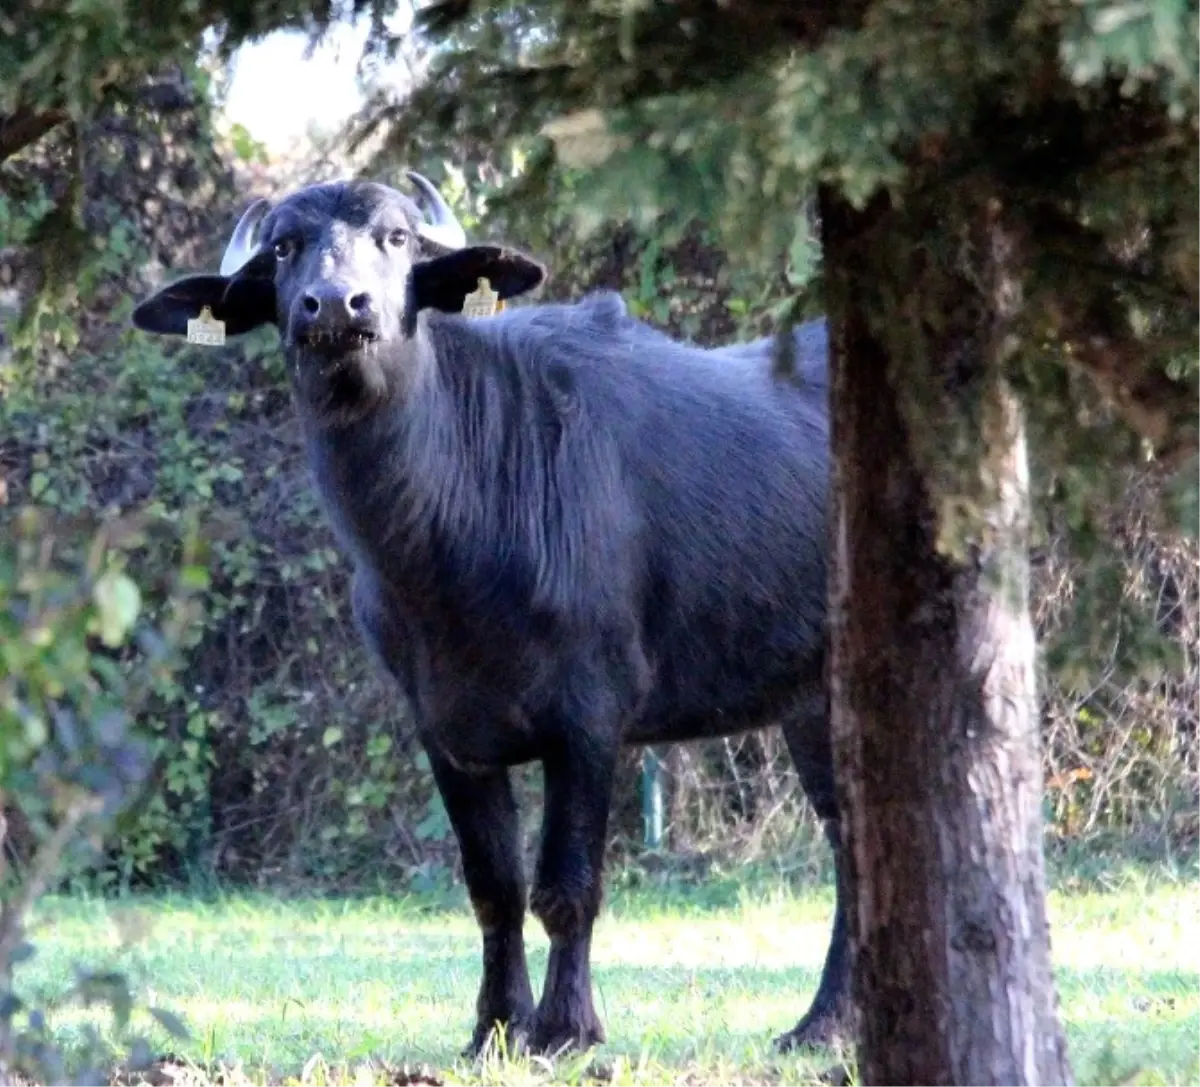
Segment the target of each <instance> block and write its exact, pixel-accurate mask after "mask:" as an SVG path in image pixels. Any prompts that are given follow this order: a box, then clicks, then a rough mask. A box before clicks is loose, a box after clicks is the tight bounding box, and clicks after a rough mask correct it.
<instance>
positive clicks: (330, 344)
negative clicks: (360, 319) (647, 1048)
mask: <svg viewBox="0 0 1200 1087" xmlns="http://www.w3.org/2000/svg"><path fill="white" fill-rule="evenodd" d="M378 341H379V333H377V332H376V331H375V330H374V329H370V328H341V329H333V330H325V329H317V328H310V329H305V330H304V331H303V332H300V333H299V334H297V336H296V345H297V346H298V347H303V348H306V349H307V350H309V351H313V352H316V353H317V354H320V355H326V356H328V357H331V358H338V357H341V356H344V355H353V354H356V353H357V352H360V351H364V350H366V349H367V348H368V347H370V346H372V345H373V344H375V343H377V342H378Z"/></svg>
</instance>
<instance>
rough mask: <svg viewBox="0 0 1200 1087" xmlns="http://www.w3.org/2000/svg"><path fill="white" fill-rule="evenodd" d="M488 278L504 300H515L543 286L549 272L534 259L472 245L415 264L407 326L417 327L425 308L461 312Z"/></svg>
mask: <svg viewBox="0 0 1200 1087" xmlns="http://www.w3.org/2000/svg"><path fill="white" fill-rule="evenodd" d="M481 279H487V280H488V281H489V282H490V283H491V285H492V290H494V291H495V292H496V293H497V294H498V295H499V296H500V298H501V300H503V299H506V298H516V297H517V296H518V295H522V294H527V293H528V292H529V291H532V290H533V289H534V288H535V287H538V286H540V285H541V284H542V283H543V282H545V279H546V269H545V267H544V266H543V265H541V264H539V263H538V262H537V261H536V260H534V259H533V258H532V257H527V256H525V254H524V253H518V252H517V251H516V250H515V249H503V248H501V247H500V246H498V245H471V246H468V247H467V248H465V249H455V250H454V251H453V252H451V253H447V254H446V255H445V256H442V257H434V258H433V259H432V260H423V261H421V262H419V263H418V264H414V265H413V269H412V272H411V273H410V274H409V278H408V291H407V294H408V297H407V299H406V300H405V314H404V317H405V324H406V325H407V326H409V328H410V331H411V328H412V327H415V325H416V320H417V314H418V313H420V312H421V310H423V309H435V310H440V311H441V312H443V313H461V312H462V308H463V301H464V300H465V299H466V297H467V295H468V294H470V293H471V292H472V291H473V290H475V289H476V287H477V286H478V285H479V280H481Z"/></svg>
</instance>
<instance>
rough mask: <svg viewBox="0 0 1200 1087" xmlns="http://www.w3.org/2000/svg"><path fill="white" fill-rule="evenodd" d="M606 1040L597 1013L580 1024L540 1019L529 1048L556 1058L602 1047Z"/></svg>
mask: <svg viewBox="0 0 1200 1087" xmlns="http://www.w3.org/2000/svg"><path fill="white" fill-rule="evenodd" d="M604 1040H605V1038H604V1028H603V1027H602V1026H601V1025H600V1020H599V1019H598V1018H596V1013H595V1012H591V1013H590V1014H587V1015H584V1016H582V1017H581V1021H580V1022H578V1023H572V1022H568V1021H566V1020H565V1019H559V1018H555V1019H553V1020H550V1019H542V1018H540V1017H539V1019H538V1020H537V1021H536V1023H535V1024H534V1028H533V1036H532V1037H531V1038H530V1041H529V1047H530V1049H531V1050H532V1051H533V1052H534V1053H540V1054H542V1055H543V1056H546V1057H554V1056H557V1055H558V1054H560V1053H566V1052H568V1051H570V1050H585V1049H587V1048H589V1047H590V1046H594V1045H600V1044H601V1043H603V1042H604Z"/></svg>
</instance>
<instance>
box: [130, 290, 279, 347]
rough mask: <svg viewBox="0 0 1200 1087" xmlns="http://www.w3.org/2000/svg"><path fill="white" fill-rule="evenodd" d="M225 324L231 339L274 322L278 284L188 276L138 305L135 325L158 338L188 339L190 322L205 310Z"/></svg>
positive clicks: (134, 320) (134, 316)
mask: <svg viewBox="0 0 1200 1087" xmlns="http://www.w3.org/2000/svg"><path fill="white" fill-rule="evenodd" d="M205 306H208V308H209V309H210V310H211V311H212V315H213V317H215V318H216V319H217V320H218V321H224V322H225V333H226V335H228V336H240V335H242V334H243V333H246V332H249V331H251V330H252V329H255V328H258V326H259V325H264V324H270V323H274V321H275V285H274V283H272V282H271V280H269V279H253V278H245V277H242V276H234V277H233V278H228V277H226V276H211V275H200V276H186V277H184V278H183V279H177V280H176V281H175V282H174V283H169V284H167V286H165V287H163V288H162V290H160V291H158V292H157V293H156V294H152V295H151V296H150V297H149V298H147V299H146V300H145V301H144V302H141V303H139V304H138V306H137V308H136V309H135V310H134V311H133V324H134V327H135V328H138V329H140V330H141V331H142V332H152V333H154V334H156V335H159V336H186V335H187V323H188V321H189V320H191V319H192V318H195V317H199V316H200V311H201V310H202V309H203V308H204V307H205Z"/></svg>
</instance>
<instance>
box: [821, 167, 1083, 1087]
mask: <svg viewBox="0 0 1200 1087" xmlns="http://www.w3.org/2000/svg"><path fill="white" fill-rule="evenodd" d="M821 211H822V230H823V233H824V246H825V269H826V279H827V286H828V302H829V313H830V321H831V332H832V343H833V450H834V462H835V469H834V475H835V478H834V505H833V515H832V520H831V525H832V571H831V586H830V587H831V624H832V668H831V674H832V681H833V692H832V701H833V721H832V727H833V736H834V759H835V764H836V771H837V782H838V796H839V802H840V804H841V810H842V812H843V826H844V834H845V847H846V850H847V862H848V868H849V871H848V881H849V891H850V903H851V905H850V930H851V940H852V948H853V957H854V967H853V984H852V992H853V996H854V1003H855V1007H856V1009H857V1017H858V1031H857V1034H858V1046H859V1051H858V1061H859V1080H860V1082H862V1083H865V1084H882V1083H889V1084H908V1083H912V1084H968V1083H969V1084H986V1083H994V1084H1065V1083H1069V1082H1070V1081H1071V1072H1070V1068H1069V1065H1068V1062H1067V1056H1066V1046H1065V1043H1064V1040H1063V1035H1062V1032H1061V1028H1060V1026H1059V1023H1058V1016H1057V996H1056V993H1055V988H1054V981H1053V976H1052V972H1051V964H1050V941H1049V931H1048V924H1047V917H1046V906H1045V871H1044V863H1043V849H1042V823H1041V789H1042V783H1041V772H1042V771H1041V761H1040V758H1039V737H1038V708H1037V701H1036V691H1035V674H1034V667H1035V656H1034V654H1035V645H1034V636H1033V627H1032V623H1031V619H1030V614H1029V606H1028V588H1027V581H1028V558H1027V539H1026V533H1027V523H1028V514H1029V496H1028V488H1027V479H1026V475H1027V470H1026V458H1025V440H1024V432H1023V426H1022V417H1021V413H1020V409H1019V406H1018V405H1017V403H1016V401H1015V400H1014V398H1013V397H1012V396H1011V395H1010V393H1009V392H1008V390H1007V388H1006V386H1005V384H1004V382H1003V380H1002V379H1001V378H999V377H996V376H995V374H996V373H997V372H998V369H999V368H998V367H996V366H995V365H994V362H995V355H994V354H993V353H994V352H996V351H999V350H1000V349H1001V348H1000V346H999V345H1000V343H1001V342H1002V337H998V336H997V331H998V329H1000V328H1001V326H1002V323H1003V322H1002V318H1003V313H1002V310H1003V309H1004V306H1005V305H1006V304H1007V303H1006V300H1005V296H1004V289H1003V288H1004V284H1003V283H1002V282H1001V281H1000V279H999V278H998V276H997V274H996V273H997V269H996V268H995V267H994V266H993V265H994V257H995V253H994V252H991V251H989V249H988V245H987V243H986V230H985V231H984V237H983V239H982V241H981V237H980V235H979V233H978V231H977V230H976V227H975V226H969V227H968V233H969V232H970V231H972V230H976V233H975V235H974V240H975V241H977V242H981V244H979V245H978V246H976V247H974V248H972V247H971V246H965V247H964V246H963V245H962V244H961V242H962V236H961V235H956V234H954V233H953V228H952V225H948V224H947V220H952V219H953V216H954V212H953V211H952V210H950V209H943V208H935V209H932V210H931V211H930V213H929V215H928V216H927V218H926V220H925V221H924V222H923V223H922V224H921V226H920V229H919V230H918V232H917V233H916V234H913V233H911V230H912V214H913V213H912V210H911V208H910V209H908V210H906V211H905V212H904V215H905V216H907V217H908V218H907V220H906V222H905V226H904V229H905V230H908V231H910V233H908V234H907V235H906V237H908V238H910V239H912V238H918V239H919V244H908V243H904V242H901V244H899V245H895V246H893V245H889V243H892V242H896V241H897V239H898V238H900V235H901V228H900V226H899V220H900V213H898V212H897V211H896V210H895V209H894V208H893V207H892V206H891V205H890V204H889V203H888V202H887V201H886V200H884V199H881V200H879V201H877V202H876V203H874V204H872V205H870V206H869V207H868V208H867V209H865V210H863V211H857V210H855V209H853V208H852V207H850V206H849V205H848V204H846V203H844V202H842V201H841V200H840V199H838V198H837V196H836V195H835V194H833V193H831V192H828V191H826V192H824V193H823V194H822V209H821ZM983 218H984V219H986V216H984V217H983ZM926 232H929V233H928V236H927V234H926ZM933 235H939V236H940V237H934V236H933ZM942 242H952V243H953V244H941V243H942ZM905 252H907V253H908V254H910V255H911V263H908V264H905V266H903V267H901V266H898V265H897V262H898V260H899V258H897V256H896V254H898V253H905ZM964 252H969V254H970V255H969V256H967V257H964ZM889 253H890V254H891V257H889V256H888V254H889ZM939 254H945V256H944V257H943V256H939ZM889 261H890V263H889ZM964 261H965V264H964ZM900 263H904V262H903V261H900ZM968 265H969V266H968ZM934 266H936V267H934ZM931 269H932V271H931ZM885 280H890V282H888V283H885V282H884V281H885ZM889 291H890V292H891V294H889ZM889 298H890V299H892V301H891V302H889V301H888V299H889ZM896 298H902V303H901V305H902V308H903V312H904V314H905V315H906V321H904V322H899V324H900V325H902V326H903V327H902V328H900V329H899V331H897V330H896V329H897V318H896V304H895V299H896ZM889 306H890V307H891V308H890V309H889ZM914 336H916V337H917V338H918V340H921V338H924V339H923V342H922V347H921V349H920V350H918V351H916V352H914V351H913V349H912V343H913V337H914ZM902 357H903V360H904V362H903V363H902ZM914 358H916V359H924V362H923V363H921V365H923V366H925V367H927V368H928V370H927V373H926V374H925V375H916V374H913V373H912V372H911V370H912V365H913V359H914ZM906 366H907V367H908V369H906ZM923 380H928V381H929V384H928V385H922V381H923ZM914 388H931V389H934V390H935V392H936V393H937V396H938V397H939V398H940V399H941V400H942V404H941V405H940V406H938V407H935V406H934V405H932V404H929V405H927V407H928V409H929V411H930V412H935V411H939V410H940V411H958V414H959V416H960V417H959V419H958V422H959V423H961V424H964V425H965V426H966V428H967V430H970V429H971V428H972V427H975V428H976V430H977V437H978V438H979V445H978V449H979V454H978V464H977V466H976V467H977V468H978V470H979V471H980V472H981V473H982V474H983V476H984V477H985V478H986V477H987V476H988V475H989V474H990V478H991V479H992V480H993V482H994V483H995V487H994V488H993V489H992V490H991V491H990V492H988V493H989V494H990V495H991V497H990V499H988V500H986V501H985V502H983V504H982V505H980V504H978V503H977V504H976V506H975V510H976V512H977V513H978V514H979V516H980V523H981V524H982V525H983V527H984V531H983V532H982V534H981V536H980V538H979V539H978V540H977V541H976V542H975V543H973V544H971V545H970V546H968V547H967V548H966V550H965V552H962V553H958V554H959V555H960V557H958V558H955V559H951V558H949V557H947V555H946V554H945V553H943V551H941V550H939V547H938V542H939V528H938V521H937V518H936V509H937V507H936V505H935V503H936V496H937V494H938V493H940V492H938V491H937V490H936V489H935V487H934V486H933V481H932V480H931V478H930V469H929V462H928V460H923V459H922V457H921V456H919V455H918V450H919V448H927V446H925V447H921V446H920V442H921V441H922V440H925V441H927V440H928V435H927V434H922V433H920V432H919V428H921V427H927V426H935V427H936V426H937V424H936V422H935V421H934V419H933V416H932V415H930V416H929V417H927V418H926V419H925V420H924V421H922V420H920V419H915V418H914V417H913V416H914V412H913V408H912V401H911V399H910V397H911V395H912V393H913V390H914ZM960 388H970V389H972V390H973V394H972V395H973V396H974V399H973V400H972V401H970V403H971V405H973V407H974V409H975V410H974V413H972V412H971V409H970V408H968V407H967V406H966V403H965V401H964V403H963V405H962V406H961V410H959V409H956V408H955V407H954V402H955V397H956V395H958V391H959V390H960ZM947 404H949V405H950V407H949V408H947V407H946V405H947ZM972 420H974V422H972ZM959 433H962V431H961V430H960V431H959Z"/></svg>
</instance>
